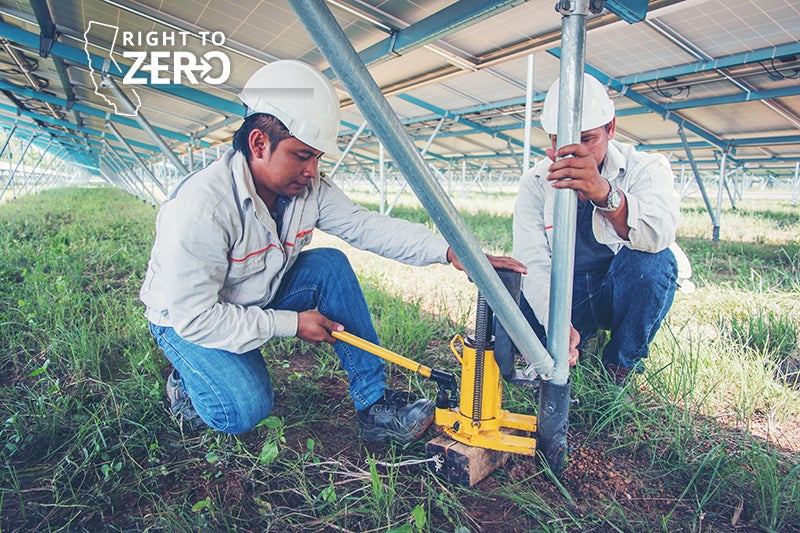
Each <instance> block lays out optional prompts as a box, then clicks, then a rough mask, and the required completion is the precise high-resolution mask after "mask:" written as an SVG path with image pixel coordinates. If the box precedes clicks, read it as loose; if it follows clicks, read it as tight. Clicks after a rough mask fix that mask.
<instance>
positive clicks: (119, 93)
mask: <svg viewBox="0 0 800 533" xmlns="http://www.w3.org/2000/svg"><path fill="white" fill-rule="evenodd" d="M103 86H104V87H108V88H109V89H111V92H112V93H113V94H114V97H115V98H116V99H117V100H119V101H120V102H122V104H123V105H124V106H125V109H126V110H127V111H128V113H129V114H131V115H135V116H136V122H138V123H139V126H140V127H141V128H142V129H143V130H144V131H145V132H146V133H147V134H148V135H149V136H150V138H151V139H153V142H155V143H156V145H157V146H158V147H159V148H161V153H163V154H164V156H165V157H166V158H167V159H169V160H170V162H171V163H172V164H173V165H174V166H175V168H177V169H178V171H179V172H181V173H183V174H188V173H189V170H188V169H187V168H186V167H185V166H184V165H183V163H181V160H180V159H178V156H177V155H175V152H173V151H172V148H170V147H169V145H167V143H166V142H164V139H162V138H161V136H160V135H159V134H158V133H157V132H156V130H154V129H153V126H151V125H150V123H149V122H147V119H145V118H144V116H142V114H141V113H140V112H137V109H136V106H134V105H133V102H131V100H130V98H128V95H127V94H125V92H124V91H123V90H122V89H120V88H119V86H118V85H117V82H115V81H114V79H113V78H112V77H111V76H109V75H108V74H104V75H103Z"/></svg>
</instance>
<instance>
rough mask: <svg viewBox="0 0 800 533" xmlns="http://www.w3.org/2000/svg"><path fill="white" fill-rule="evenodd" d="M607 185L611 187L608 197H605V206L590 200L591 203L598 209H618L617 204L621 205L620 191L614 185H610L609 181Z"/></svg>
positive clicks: (608, 210) (607, 211)
mask: <svg viewBox="0 0 800 533" xmlns="http://www.w3.org/2000/svg"><path fill="white" fill-rule="evenodd" d="M606 181H608V180H606ZM608 186H609V187H611V189H610V190H609V191H608V197H607V198H606V206H605V207H601V206H599V205H597V204H596V203H594V202H592V205H593V206H595V207H596V208H597V209H599V210H600V211H605V212H606V213H611V212H612V211H616V210H617V209H619V206H620V205H622V195H621V194H620V192H619V191H618V190H617V188H616V187H614V186H613V185H611V182H610V181H609V182H608Z"/></svg>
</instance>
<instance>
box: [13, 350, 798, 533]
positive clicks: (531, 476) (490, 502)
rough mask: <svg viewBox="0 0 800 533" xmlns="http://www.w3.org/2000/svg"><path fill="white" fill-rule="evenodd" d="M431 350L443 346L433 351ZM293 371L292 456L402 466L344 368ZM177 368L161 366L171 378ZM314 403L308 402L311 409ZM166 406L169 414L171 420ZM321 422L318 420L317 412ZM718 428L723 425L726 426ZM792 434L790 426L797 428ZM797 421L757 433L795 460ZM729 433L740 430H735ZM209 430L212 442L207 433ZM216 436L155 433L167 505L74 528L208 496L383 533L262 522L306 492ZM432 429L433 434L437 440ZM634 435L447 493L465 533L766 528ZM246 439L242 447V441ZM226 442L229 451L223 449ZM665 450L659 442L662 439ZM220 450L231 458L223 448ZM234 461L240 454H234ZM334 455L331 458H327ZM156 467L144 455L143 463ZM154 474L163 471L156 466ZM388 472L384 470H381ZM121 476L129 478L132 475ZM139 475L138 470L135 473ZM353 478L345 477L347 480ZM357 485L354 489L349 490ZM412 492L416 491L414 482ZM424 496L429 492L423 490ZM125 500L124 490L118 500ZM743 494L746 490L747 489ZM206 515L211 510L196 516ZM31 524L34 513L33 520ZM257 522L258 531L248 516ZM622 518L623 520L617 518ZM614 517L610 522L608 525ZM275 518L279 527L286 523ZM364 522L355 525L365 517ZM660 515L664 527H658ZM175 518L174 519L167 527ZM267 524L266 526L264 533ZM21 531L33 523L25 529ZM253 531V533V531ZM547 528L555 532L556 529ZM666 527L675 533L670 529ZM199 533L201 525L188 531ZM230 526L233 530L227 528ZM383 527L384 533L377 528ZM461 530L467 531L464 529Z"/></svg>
mask: <svg viewBox="0 0 800 533" xmlns="http://www.w3.org/2000/svg"><path fill="white" fill-rule="evenodd" d="M430 348H431V349H433V348H434V347H430ZM288 359H289V360H290V361H291V362H290V364H281V365H273V366H271V367H270V371H271V374H272V376H273V381H274V383H275V389H276V408H275V411H274V413H273V414H274V415H275V416H276V417H279V418H281V419H282V420H283V421H284V424H285V431H284V434H283V436H284V439H285V442H284V443H282V444H281V446H282V447H283V448H284V449H291V450H294V451H295V452H296V453H297V454H301V453H303V451H304V450H306V449H307V446H308V440H309V439H313V441H314V442H315V443H316V448H315V450H316V453H315V455H316V456H317V457H320V458H328V459H329V460H330V461H332V462H335V463H336V464H337V465H345V466H346V467H347V468H346V471H347V472H348V473H349V474H352V475H360V474H363V475H365V476H366V477H364V478H363V480H362V482H361V485H362V486H368V484H369V478H368V470H369V466H368V455H369V456H371V457H374V458H375V459H376V460H377V461H384V460H385V461H387V462H393V461H396V456H395V455H394V452H393V451H392V450H390V449H388V448H387V447H385V446H382V445H374V444H369V443H365V442H363V441H362V440H361V439H359V438H358V431H357V420H356V415H355V413H354V411H353V409H352V403H351V401H350V400H349V398H348V393H347V382H346V379H345V376H344V375H343V374H342V373H341V372H331V373H330V374H328V375H326V376H324V377H323V378H321V379H318V380H316V381H314V383H313V384H309V383H307V382H305V381H304V379H303V376H307V375H309V374H311V373H312V372H313V371H314V370H316V369H317V367H318V365H319V364H320V363H319V361H318V360H317V358H316V357H315V356H314V354H313V352H312V351H311V350H308V349H305V350H299V351H297V352H295V353H293V354H292V355H291V356H289V357H288ZM168 371H169V369H168V368H165V369H164V378H166V375H167V373H168ZM391 375H392V376H393V379H394V381H395V383H394V384H393V386H395V387H396V388H405V387H407V375H406V374H405V373H401V372H394V373H392V374H391ZM304 404H305V405H304ZM304 409H305V410H308V409H313V410H315V411H320V412H324V413H325V416H324V417H321V420H323V421H322V422H314V423H313V424H307V423H303V420H302V417H303V414H302V413H303V412H304ZM166 411H167V406H166V404H165V413H164V416H169V415H168V414H167V413H166ZM316 419H318V420H319V419H320V417H316ZM715 423H717V424H719V425H720V426H724V424H720V423H719V421H716V422H715ZM790 425H791V426H792V427H789V426H790ZM799 427H800V424H799V423H798V421H797V420H792V421H789V422H786V423H785V424H783V425H780V427H779V425H777V424H775V423H774V421H773V422H770V421H769V420H764V421H763V423H758V422H757V423H754V424H753V427H752V428H751V430H752V434H753V435H755V436H756V437H761V438H764V439H769V440H770V441H771V442H772V443H773V445H775V446H776V449H779V450H782V451H786V452H789V453H792V452H795V453H796V452H797V451H798V448H799V446H798V442H800V438H799V435H798V428H799ZM730 431H736V430H735V429H734V428H731V429H730ZM209 435H211V436H209ZM213 435H214V434H213V432H206V433H205V434H200V435H189V434H185V435H183V436H181V435H180V434H177V433H176V432H175V431H174V430H170V431H165V432H164V434H161V435H158V436H157V440H158V442H159V443H161V445H162V446H163V447H164V448H168V449H169V450H170V452H169V455H168V456H167V457H163V458H162V459H161V463H162V465H163V466H162V470H161V472H160V473H159V474H158V475H157V480H156V481H154V482H153V483H154V485H155V486H156V487H157V494H158V495H159V496H158V498H155V497H154V495H153V494H148V495H142V494H138V493H131V492H127V493H126V492H125V491H121V492H120V491H117V492H115V494H117V495H116V496H115V497H114V499H113V500H112V499H111V498H110V497H107V498H105V499H101V500H98V501H91V502H87V503H88V507H89V508H90V509H87V511H86V512H82V513H78V514H76V515H75V516H74V518H73V519H72V520H71V523H70V524H69V526H68V527H69V529H70V530H75V531H101V530H124V531H141V530H157V531H160V530H162V529H159V526H158V525H157V524H158V523H159V522H158V517H159V516H162V517H163V515H164V514H165V513H169V512H170V511H169V509H175V510H179V509H180V511H178V512H180V513H183V514H185V515H190V516H191V515H195V516H197V515H198V512H189V511H188V510H187V509H186V502H187V501H188V502H202V501H204V500H205V499H211V500H213V501H214V504H215V505H218V506H220V507H222V508H224V509H226V510H236V511H235V513H234V514H235V515H238V517H239V521H238V522H236V523H235V524H234V525H235V526H236V527H235V529H236V530H239V531H248V530H253V531H265V530H274V531H306V530H308V531H325V532H327V531H341V530H346V531H364V530H376V529H375V525H374V524H372V523H359V522H357V521H356V522H355V523H350V524H347V525H348V528H347V529H342V528H340V527H338V526H336V525H333V524H328V523H324V522H314V520H313V517H309V519H308V520H306V521H305V522H303V524H304V525H303V528H302V529H298V528H297V527H295V526H293V527H283V526H282V525H281V523H280V522H275V523H271V529H270V527H268V526H269V524H270V522H268V521H267V522H265V519H264V516H267V515H269V514H270V513H272V512H274V510H275V509H279V510H280V512H277V513H276V514H278V515H280V513H281V512H286V511H285V510H287V509H288V510H291V509H302V508H303V507H304V506H307V505H308V503H307V501H305V500H304V499H303V497H302V496H300V495H299V494H298V490H297V489H298V487H295V486H292V484H291V483H292V482H291V481H287V480H284V479H282V478H281V476H280V475H271V476H261V477H259V476H257V475H253V473H252V471H247V468H249V467H248V465H252V462H248V461H239V462H238V463H237V462H236V459H235V458H231V459H229V460H221V461H220V462H219V463H210V462H209V461H208V456H207V453H208V450H209V448H211V449H213V446H210V439H214V438H215V437H214V436H213ZM432 436H433V433H432V432H431V435H430V436H429V437H432ZM633 437H635V438H636V439H637V442H641V443H643V450H642V453H638V452H637V450H636V449H633V451H632V447H630V446H626V447H624V448H621V447H619V446H618V445H619V443H618V442H617V441H615V440H613V438H612V437H610V436H609V435H605V434H603V433H600V434H593V435H592V436H588V435H587V434H586V433H585V432H584V431H582V429H581V428H580V427H577V426H576V425H573V427H571V428H570V433H569V443H570V446H571V450H570V453H569V456H568V460H567V463H566V467H565V470H564V473H563V475H562V477H561V479H560V482H553V481H552V480H550V479H548V477H547V475H545V474H544V473H543V471H542V469H541V467H540V466H539V464H538V463H537V462H536V460H535V458H532V457H528V456H522V455H512V456H511V457H510V459H509V461H508V463H507V464H506V465H505V466H503V467H501V468H499V469H498V470H496V471H495V472H494V473H493V474H491V475H490V476H489V477H487V478H486V479H484V480H483V481H481V482H480V483H478V484H477V485H476V486H475V487H474V488H473V489H470V490H466V489H462V488H459V487H455V486H449V485H448V484H447V483H446V482H444V481H442V482H441V485H440V488H439V489H438V490H441V491H443V492H445V493H446V496H447V497H452V498H456V499H457V500H458V502H459V503H460V504H461V506H462V507H463V508H464V509H465V510H466V516H461V517H460V519H461V521H462V522H465V523H466V524H468V530H469V531H470V532H473V533H477V532H504V533H505V532H527V531H542V530H544V529H542V526H541V525H540V524H542V523H548V524H552V530H555V531H573V530H581V531H598V532H605V531H611V530H612V528H611V526H610V525H609V524H612V523H613V524H615V526H616V525H617V524H620V523H622V524H624V525H623V526H622V527H621V529H617V530H619V531H630V532H638V531H642V532H647V531H671V532H672V531H676V532H677V531H681V532H683V531H686V532H689V531H691V532H693V533H694V532H698V533H699V532H728V531H737V532H751V531H752V532H756V531H764V529H762V528H761V527H759V524H757V523H756V520H755V518H753V517H752V516H749V515H748V511H747V502H746V501H744V500H743V499H739V500H733V501H730V502H728V503H726V504H724V505H722V504H717V506H716V507H709V508H708V510H707V513H706V514H705V515H702V516H700V517H697V516H695V509H696V502H695V501H692V498H690V497H687V495H686V494H684V493H683V489H684V487H685V485H686V483H688V481H689V480H688V478H687V479H684V480H682V479H681V474H680V473H675V474H669V475H668V476H663V477H658V476H657V475H655V474H654V472H655V471H656V470H655V469H654V467H653V465H652V459H653V457H652V456H653V445H652V444H651V445H650V447H649V448H648V450H649V451H648V452H645V448H646V446H645V445H644V444H645V443H647V442H648V440H649V439H650V437H649V435H647V434H646V433H645V432H644V431H640V433H639V434H637V435H635V436H634V435H632V438H633ZM264 440H265V439H264V432H263V431H262V432H261V433H260V434H259V433H258V432H256V431H254V432H251V433H248V434H245V435H242V436H239V437H238V439H236V440H233V439H228V440H224V439H223V444H222V445H220V448H219V449H220V450H222V448H224V446H226V445H227V446H228V447H230V448H234V447H235V446H243V447H244V448H246V449H247V450H249V453H250V454H258V453H259V451H260V450H261V447H262V446H263V444H264ZM426 440H428V439H427V438H424V439H423V441H422V443H419V444H417V445H414V446H412V447H410V448H406V449H405V450H402V456H403V458H404V459H408V458H409V457H414V456H418V458H419V459H424V458H425V449H424V442H425V441H426ZM237 442H238V444H234V443H237ZM224 443H227V444H224ZM655 447H656V448H657V447H658V444H657V443H656V444H655ZM220 453H221V454H222V453H223V452H222V451H220ZM232 455H235V454H232ZM323 460H325V459H323ZM141 464H142V465H146V464H147V458H146V457H142V458H141ZM425 468H426V465H425V464H410V465H409V466H404V467H402V469H401V470H398V472H400V473H399V474H398V476H397V479H396V483H398V484H403V485H404V487H403V488H405V489H406V490H414V489H413V484H415V483H419V484H420V488H421V489H422V484H423V483H424V480H425V478H426V474H425V472H424V469H425ZM150 470H154V468H151V469H150ZM380 471H381V472H382V473H385V472H386V469H385V468H381V469H380ZM123 473H124V472H123ZM137 475H140V474H137ZM303 475H304V476H307V479H308V481H309V482H313V483H316V486H317V487H319V486H324V485H325V483H327V482H329V481H328V479H329V476H330V474H328V473H325V470H324V468H317V469H316V470H313V469H308V471H307V472H304V474H303ZM345 482H346V480H344V481H343V483H345ZM347 486H348V487H349V486H351V485H347ZM409 486H410V487H411V488H410V489H409V488H408V487H409ZM423 490H430V489H428V488H424V489H423ZM48 494H49V492H48V491H47V490H45V488H40V489H34V490H31V491H30V492H29V496H30V498H29V501H28V502H27V503H26V504H25V505H31V504H32V503H34V502H35V501H36V500H37V499H41V500H42V501H41V502H40V503H41V504H42V505H47V503H48V502H47V501H45V500H47V499H49V497H48V496H47V495H48ZM119 494H122V495H121V496H120V495H119ZM743 494H744V492H743ZM20 503H21V502H20V501H19V500H17V499H15V498H7V499H6V500H5V502H4V503H3V517H2V519H0V530H8V531H25V530H32V529H31V528H33V529H38V528H37V524H33V523H30V522H26V519H25V518H23V517H24V516H25V510H24V509H21V508H20V507H19V504H20ZM532 503H535V504H536V506H535V508H536V509H537V510H536V512H537V513H541V509H542V507H543V506H544V508H547V507H548V506H551V511H552V517H551V518H549V519H544V520H543V519H542V516H541V515H537V516H531V509H532V508H534V506H532V505H531V504H532ZM429 509H430V511H429V512H430V515H429V516H428V517H427V520H428V522H429V523H428V525H429V526H430V530H431V531H447V532H450V531H454V527H455V526H453V521H452V517H448V516H444V515H442V514H441V512H440V511H438V510H437V508H436V507H435V506H433V505H431V506H430V507H429ZM199 512H200V513H201V512H202V510H200V511H199ZM29 517H30V515H29ZM248 517H252V526H250V525H248V524H250V522H249V518H248ZM619 517H624V518H619ZM606 518H607V519H608V520H606ZM208 520H209V521H208V523H207V524H206V526H205V527H199V526H198V527H199V529H202V530H217V529H218V528H219V527H222V526H221V525H220V524H219V523H217V522H215V517H214V516H213V514H211V515H210V516H209V519H208ZM277 520H280V518H278V519H277ZM356 520H357V519H356ZM662 520H663V524H662V523H661V521H662ZM167 523H169V522H167ZM265 523H266V524H267V526H265ZM20 524H25V527H22V528H20V529H17V526H18V525H20ZM38 526H39V527H41V528H44V527H47V528H52V526H53V523H40V524H38ZM251 527H252V529H251ZM548 527H549V526H548ZM665 528H666V529H665ZM190 529H192V528H191V527H190ZM226 529H227V527H226ZM378 530H381V531H382V529H378ZM409 531H410V530H409ZM459 531H460V530H459ZM782 531H785V532H787V533H789V532H800V524H789V525H788V526H787V527H785V528H784V529H783V530H782Z"/></svg>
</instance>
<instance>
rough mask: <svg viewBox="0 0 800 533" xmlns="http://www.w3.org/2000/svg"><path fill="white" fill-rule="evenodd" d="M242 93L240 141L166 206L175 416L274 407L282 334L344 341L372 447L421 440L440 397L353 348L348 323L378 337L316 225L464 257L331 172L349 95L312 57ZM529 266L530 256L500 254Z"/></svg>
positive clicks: (258, 79)
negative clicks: (407, 384)
mask: <svg viewBox="0 0 800 533" xmlns="http://www.w3.org/2000/svg"><path fill="white" fill-rule="evenodd" d="M240 98H241V99H242V101H243V102H244V104H245V106H246V114H245V118H244V123H243V124H242V126H241V127H240V128H239V130H238V131H237V132H236V133H235V135H234V138H233V149H232V150H230V151H228V152H226V153H225V154H224V155H223V156H222V157H221V158H220V159H219V160H218V161H216V162H214V163H212V164H211V165H209V166H208V167H206V168H204V169H202V170H199V171H197V172H193V173H191V174H189V175H188V176H187V177H186V178H184V179H183V181H182V182H181V183H180V184H179V185H178V186H177V187H176V188H175V190H174V191H172V193H171V194H170V195H169V197H168V198H167V199H166V201H165V202H164V203H163V205H162V206H161V210H160V211H159V214H158V219H157V222H156V238H155V243H154V245H153V249H152V252H151V256H150V262H149V265H148V269H147V275H146V278H145V281H144V283H143V286H142V289H141V293H140V295H141V298H142V301H143V302H144V303H145V305H146V307H147V309H146V313H145V316H146V317H147V319H148V321H149V323H150V331H151V333H152V334H153V336H154V337H155V339H156V342H157V343H158V345H159V346H160V347H161V349H162V350H163V351H164V354H165V355H166V357H167V359H169V361H170V362H171V363H172V365H173V366H174V371H173V372H172V373H171V375H170V376H169V378H168V381H167V394H168V395H169V399H170V402H171V408H172V411H173V413H175V414H176V415H178V416H180V417H182V418H183V419H184V420H186V421H187V422H189V423H190V424H191V425H192V426H193V427H198V426H202V425H203V424H206V425H208V426H210V427H212V428H214V429H216V430H218V431H222V432H226V433H243V432H245V431H248V430H250V429H252V428H253V427H254V426H255V425H256V424H258V422H260V421H261V420H262V419H264V418H265V417H266V416H267V415H269V413H270V411H271V410H272V407H273V401H274V392H273V388H272V383H271V381H270V375H269V371H268V369H267V366H266V363H265V361H264V359H263V357H262V356H261V353H260V350H259V348H260V347H261V345H263V344H264V343H265V342H267V341H268V340H270V339H272V338H274V337H291V336H297V337H298V338H300V339H303V340H305V341H308V342H311V343H314V344H317V343H319V342H328V343H332V344H333V347H334V350H335V352H336V354H337V356H338V357H339V360H340V361H341V364H342V367H343V368H344V369H345V370H346V371H347V374H348V376H349V379H350V396H351V397H352V398H353V401H354V403H355V407H356V409H357V410H358V419H359V422H360V427H361V431H362V434H363V436H364V438H365V439H366V440H368V441H376V442H383V441H387V440H393V441H395V442H399V443H405V442H409V441H411V440H413V439H415V438H418V437H419V436H421V435H422V433H423V432H424V431H425V429H426V428H427V427H428V425H429V424H430V423H431V421H432V419H433V414H434V405H433V402H431V401H430V400H418V401H416V402H409V400H408V396H407V395H406V394H403V393H399V392H395V391H390V390H388V389H387V388H386V384H385V375H384V363H383V361H382V360H381V359H380V358H378V357H376V356H374V355H372V354H370V353H367V352H365V351H362V350H360V349H358V348H355V347H353V346H351V345H349V344H345V343H343V342H336V340H335V339H334V338H333V337H332V336H331V332H332V331H342V330H345V329H346V330H347V331H349V332H350V333H353V334H355V335H357V336H359V337H362V338H364V339H366V340H368V341H370V342H373V343H376V344H378V338H377V334H376V332H375V328H374V326H373V324H372V319H371V317H370V314H369V310H368V309H367V304H366V302H365V300H364V296H363V294H362V292H361V288H360V286H359V284H358V281H357V279H356V276H355V274H354V273H353V270H352V268H351V266H350V263H349V262H348V260H347V258H346V256H345V255H344V254H343V253H342V252H340V251H338V250H334V249H327V248H319V249H314V250H308V251H302V250H303V248H304V247H305V246H306V245H307V244H309V242H310V241H311V237H312V233H313V231H314V229H315V228H319V229H320V230H322V231H325V232H327V233H330V234H332V235H336V236H338V237H340V238H342V239H344V240H345V241H346V242H348V243H350V244H352V245H353V246H355V247H357V248H361V249H364V250H369V251H372V252H375V253H378V254H380V255H382V256H385V257H388V258H392V259H396V260H398V261H402V262H404V263H408V264H412V265H429V264H433V263H448V262H450V263H453V265H454V266H455V267H456V268H459V269H463V267H462V265H461V263H460V262H459V261H458V259H457V258H456V257H455V254H454V253H453V251H452V250H451V249H450V248H449V247H448V246H447V243H446V242H445V241H444V239H443V238H442V237H441V236H438V235H435V234H434V233H432V232H431V231H430V230H428V229H427V228H426V227H425V226H424V225H421V224H412V223H410V222H407V221H404V220H398V219H393V218H390V217H386V216H383V215H381V214H379V213H375V212H372V211H368V210H366V209H364V208H363V207H360V206H358V205H356V204H354V203H353V202H351V201H350V200H349V199H348V198H347V197H346V196H345V195H344V194H343V193H342V191H341V190H340V189H339V188H338V187H337V186H336V185H335V184H334V183H333V182H332V181H331V180H329V179H327V178H324V177H321V176H320V175H319V173H318V171H317V165H318V161H319V159H320V157H322V155H323V154H324V153H329V154H334V155H336V154H338V153H339V150H338V148H337V146H336V136H337V133H338V128H339V99H338V97H337V95H336V92H335V90H334V88H333V86H332V85H331V83H330V82H329V81H328V79H327V78H326V77H325V76H324V75H323V74H322V73H320V72H319V71H317V70H316V69H314V68H313V67H311V66H309V65H307V64H305V63H301V62H299V61H291V60H287V61H276V62H274V63H271V64H269V65H267V66H265V67H262V68H261V69H259V70H258V71H257V72H256V73H255V74H253V76H252V77H251V78H250V80H249V81H248V82H247V84H246V85H245V88H244V90H243V91H242V93H241V94H240ZM489 259H490V261H491V262H492V263H493V264H494V265H495V266H497V267H502V268H511V269H513V270H517V271H524V267H523V266H522V265H521V264H520V263H519V262H517V261H515V260H513V259H510V258H506V257H496V258H495V257H491V256H490V257H489Z"/></svg>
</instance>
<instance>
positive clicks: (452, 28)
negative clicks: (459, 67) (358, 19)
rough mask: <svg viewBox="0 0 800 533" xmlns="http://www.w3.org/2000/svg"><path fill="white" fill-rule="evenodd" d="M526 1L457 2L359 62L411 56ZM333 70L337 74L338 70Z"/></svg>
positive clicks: (379, 44)
mask: <svg viewBox="0 0 800 533" xmlns="http://www.w3.org/2000/svg"><path fill="white" fill-rule="evenodd" d="M524 1H525V0H472V1H469V2H455V3H453V4H451V5H449V6H448V7H446V8H444V9H442V10H441V11H438V12H436V13H434V14H433V15H430V16H428V17H426V18H424V19H422V20H420V21H419V22H416V23H414V24H412V25H411V26H409V27H407V28H403V29H402V30H395V31H393V33H392V34H391V35H390V36H389V37H387V38H386V39H383V40H382V41H380V42H377V43H375V44H373V45H372V46H370V47H368V48H366V49H365V50H363V51H362V52H360V53H358V54H357V56H358V57H359V59H360V61H359V63H363V64H364V65H373V64H375V63H377V62H379V61H381V60H384V59H387V58H391V57H396V56H401V55H403V54H407V53H409V52H411V51H412V50H416V49H417V48H421V47H423V46H425V45H426V44H429V43H432V42H434V41H436V40H439V39H441V38H443V37H446V36H447V35H451V34H452V33H455V32H457V31H461V30H463V29H465V28H468V27H469V26H472V25H473V24H476V23H478V22H481V21H482V20H486V19H488V18H490V17H493V16H494V15H497V14H499V13H502V12H503V11H506V10H508V9H511V8H512V7H516V6H518V5H520V4H522V3H524ZM333 20H336V19H333ZM337 24H338V23H337ZM329 63H330V61H329ZM333 70H334V71H335V70H336V69H333ZM326 74H327V75H328V76H329V77H332V76H331V75H330V74H331V73H330V72H326Z"/></svg>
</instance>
